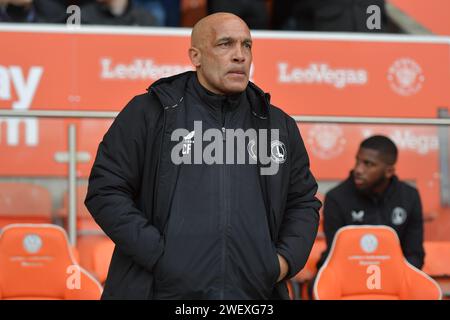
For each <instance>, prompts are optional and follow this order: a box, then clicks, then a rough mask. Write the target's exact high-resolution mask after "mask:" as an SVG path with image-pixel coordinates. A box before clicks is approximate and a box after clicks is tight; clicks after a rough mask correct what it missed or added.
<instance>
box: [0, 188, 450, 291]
mask: <svg viewBox="0 0 450 320" xmlns="http://www.w3.org/2000/svg"><path fill="white" fill-rule="evenodd" d="M77 194H78V198H77V209H78V213H77V228H78V237H77V240H78V241H77V247H76V248H70V250H71V254H72V256H73V260H75V262H78V263H79V264H80V265H81V266H82V267H83V268H84V269H86V270H87V271H88V272H89V273H90V274H92V275H93V276H94V277H95V278H96V280H98V281H99V282H100V283H104V281H105V279H106V276H107V271H108V266H109V262H110V259H111V255H112V251H113V250H114V244H113V243H112V241H111V240H110V239H109V238H108V237H106V235H104V234H103V232H102V230H101V229H100V228H99V227H98V225H97V224H96V223H95V221H94V220H93V219H92V217H91V215H90V214H89V212H88V211H87V209H86V207H85V206H84V203H83V202H84V198H85V194H86V186H79V187H78V189H77ZM322 200H323V199H322ZM67 208H68V197H67V194H66V195H65V196H64V199H63V205H62V208H61V209H60V210H58V212H57V217H58V218H59V219H60V220H61V221H62V224H63V225H64V226H66V227H67V221H68V209H67ZM52 221H53V219H52V215H51V198H50V194H49V192H48V190H47V189H46V188H44V187H42V186H39V185H35V184H26V183H2V184H0V228H5V230H7V228H10V227H5V226H6V225H9V224H11V223H12V224H15V223H20V222H27V223H47V224H48V223H51V222H52ZM47 228H48V229H51V228H50V227H48V225H47ZM61 230H62V229H61ZM424 245H425V251H426V258H425V266H424V271H425V272H426V273H427V274H428V275H430V276H432V277H433V278H434V279H435V280H436V281H438V282H439V285H440V286H441V289H442V291H443V293H444V296H446V297H449V296H450V242H446V241H440V242H435V241H433V242H430V241H426V242H425V244H424ZM325 246H326V245H325V240H324V237H323V231H322V226H321V227H320V228H319V234H318V237H317V239H316V242H315V244H314V246H313V249H312V252H311V254H310V257H309V259H308V261H307V263H306V266H305V268H304V269H303V270H302V271H301V272H300V273H299V274H297V275H296V276H295V277H294V278H293V279H292V281H291V282H290V286H289V287H290V291H291V297H292V298H294V299H298V298H303V299H305V298H307V297H308V294H307V290H306V288H307V286H306V284H308V283H309V282H310V281H311V279H312V278H313V277H314V276H315V275H316V274H317V270H316V263H317V260H318V259H319V258H320V255H321V252H322V251H323V250H324V249H325ZM0 252H2V251H1V250H0ZM19 256H20V255H19ZM28 263H29V262H25V264H28ZM1 281H2V280H1V278H0V285H1V283H2V282H1ZM0 289H1V288H0ZM1 294H3V293H0V297H1Z"/></svg>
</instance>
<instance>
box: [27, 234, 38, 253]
mask: <svg viewBox="0 0 450 320" xmlns="http://www.w3.org/2000/svg"><path fill="white" fill-rule="evenodd" d="M41 247H42V239H41V237H39V236H38V235H37V234H29V235H27V236H26V237H25V238H24V239H23V248H24V249H25V251H26V252H28V253H36V252H38V251H39V250H41Z"/></svg>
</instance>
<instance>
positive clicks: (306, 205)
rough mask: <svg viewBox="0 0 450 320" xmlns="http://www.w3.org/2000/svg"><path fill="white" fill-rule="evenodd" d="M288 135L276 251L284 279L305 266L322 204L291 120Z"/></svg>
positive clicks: (301, 142)
mask: <svg viewBox="0 0 450 320" xmlns="http://www.w3.org/2000/svg"><path fill="white" fill-rule="evenodd" d="M288 132H289V144H290V148H289V150H291V151H290V161H291V170H290V174H289V190H288V195H287V203H286V209H285V212H284V216H283V221H282V222H281V227H280V232H279V235H278V241H277V251H278V253H279V254H281V255H282V256H283V257H284V258H285V259H286V261H287V263H288V266H289V271H288V274H287V276H286V278H291V277H293V276H295V275H296V274H297V273H298V272H299V271H300V270H301V269H302V268H303V267H304V266H305V264H306V260H307V259H308V257H309V254H310V252H311V249H312V246H313V244H314V241H315V239H316V235H317V230H318V227H319V209H320V207H321V203H320V201H319V200H318V199H317V198H316V197H315V194H316V192H317V182H316V180H315V179H314V177H313V175H312V173H311V171H310V168H309V158H308V154H307V152H306V149H305V145H304V143H303V140H302V138H301V136H300V132H299V130H298V127H297V124H296V123H295V121H294V120H293V119H292V118H289V120H288ZM288 156H289V155H288Z"/></svg>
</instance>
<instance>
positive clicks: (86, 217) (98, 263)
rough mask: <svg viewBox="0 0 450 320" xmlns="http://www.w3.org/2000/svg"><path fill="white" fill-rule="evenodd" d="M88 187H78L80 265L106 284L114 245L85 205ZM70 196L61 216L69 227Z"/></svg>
mask: <svg viewBox="0 0 450 320" xmlns="http://www.w3.org/2000/svg"><path fill="white" fill-rule="evenodd" d="M86 192H87V185H79V186H78V187H77V230H78V232H77V233H78V237H77V250H78V253H79V257H80V260H79V261H80V264H81V266H82V267H83V268H85V269H86V270H88V271H89V272H90V273H92V274H93V275H94V276H95V277H96V278H97V280H98V281H100V282H101V283H104V282H105V280H106V276H107V274H108V268H109V263H110V262H111V257H112V253H113V251H114V243H113V242H112V241H111V239H109V238H108V237H107V236H106V235H105V234H104V232H103V231H102V229H101V228H100V227H99V226H98V224H97V223H96V222H95V220H94V219H93V218H92V216H91V214H90V213H89V211H88V210H87V208H86V206H85V205H84V199H85V197H86ZM67 208H68V194H67V193H65V195H64V198H63V207H62V208H61V210H59V216H60V218H62V219H63V223H64V225H66V226H67V217H68V209H67Z"/></svg>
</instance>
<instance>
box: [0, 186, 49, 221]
mask: <svg viewBox="0 0 450 320" xmlns="http://www.w3.org/2000/svg"><path fill="white" fill-rule="evenodd" d="M51 222H52V199H51V195H50V192H49V191H48V190H47V189H46V188H45V187H42V186H39V185H36V184H32V183H25V182H2V183H0V229H1V228H3V227H4V226H6V225H8V224H11V223H51Z"/></svg>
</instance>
